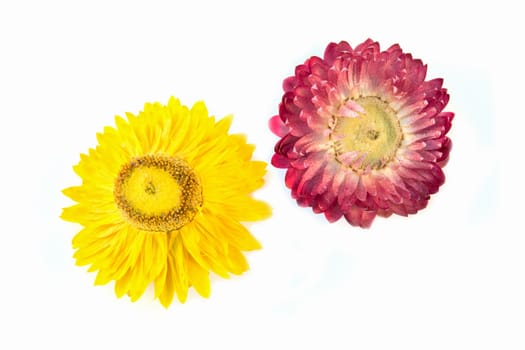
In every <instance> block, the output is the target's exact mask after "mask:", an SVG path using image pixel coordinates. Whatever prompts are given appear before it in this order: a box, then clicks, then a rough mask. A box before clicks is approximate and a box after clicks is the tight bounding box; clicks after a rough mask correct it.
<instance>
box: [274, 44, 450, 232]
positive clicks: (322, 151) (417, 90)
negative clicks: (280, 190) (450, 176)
mask: <svg viewBox="0 0 525 350" xmlns="http://www.w3.org/2000/svg"><path fill="white" fill-rule="evenodd" d="M426 69H427V67H426V65H424V64H423V62H422V61H421V60H419V59H414V58H412V56H411V55H410V54H408V53H404V52H403V51H402V50H401V48H400V47H399V45H397V44H396V45H393V46H391V47H390V48H388V49H387V50H386V51H381V50H380V47H379V44H378V43H377V42H374V41H372V40H370V39H368V40H366V41H365V42H364V43H362V44H360V45H358V46H357V47H355V48H352V47H351V46H350V45H349V44H348V43H347V42H345V41H342V42H340V43H338V44H337V43H330V44H329V45H328V46H327V48H326V50H325V53H324V56H323V58H321V57H317V56H313V57H311V58H309V59H307V60H306V61H305V63H304V64H301V65H298V66H297V67H296V68H295V75H293V76H291V77H288V78H286V79H285V80H284V82H283V90H284V95H283V97H282V101H281V103H280V105H279V114H278V115H276V116H274V117H272V118H271V119H270V122H269V126H270V129H271V130H272V132H273V133H274V134H276V135H277V136H279V137H280V140H279V141H278V142H277V144H276V145H275V154H274V155H273V157H272V164H273V165H274V166H275V167H277V168H283V169H286V175H285V183H286V186H287V187H288V188H290V189H291V194H292V197H293V198H294V199H295V200H297V203H298V204H299V205H301V206H307V207H312V209H313V211H314V212H315V213H324V215H325V217H326V219H327V220H328V221H330V222H334V221H337V220H339V219H340V218H341V217H343V216H344V218H345V219H346V220H347V221H348V222H349V223H350V224H351V225H353V226H360V227H365V228H366V227H370V225H371V224H372V222H373V220H374V218H375V217H376V216H377V215H379V216H382V217H388V216H390V215H392V214H398V215H403V216H407V215H409V214H415V213H416V212H418V211H419V210H420V209H423V208H425V207H426V206H427V203H428V201H429V199H430V195H431V194H434V193H436V192H437V191H438V190H439V187H440V186H441V185H442V184H443V183H444V181H445V176H444V174H443V171H442V168H443V167H444V166H445V165H446V163H447V161H448V158H449V153H450V149H451V146H452V143H451V141H450V139H449V138H448V137H447V136H446V135H447V133H448V131H449V130H450V127H451V123H452V119H453V118H454V114H453V113H451V112H443V109H444V108H445V106H446V105H447V103H448V100H449V95H448V93H447V90H446V89H444V88H443V87H442V84H443V79H433V80H427V81H425V76H426Z"/></svg>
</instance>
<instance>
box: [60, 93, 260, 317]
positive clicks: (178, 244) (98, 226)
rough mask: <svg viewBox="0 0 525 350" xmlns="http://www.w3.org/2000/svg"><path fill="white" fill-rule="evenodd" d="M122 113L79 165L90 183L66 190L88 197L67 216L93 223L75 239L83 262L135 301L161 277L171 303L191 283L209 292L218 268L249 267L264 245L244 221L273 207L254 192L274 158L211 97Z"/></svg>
mask: <svg viewBox="0 0 525 350" xmlns="http://www.w3.org/2000/svg"><path fill="white" fill-rule="evenodd" d="M115 121H116V128H113V127H106V128H104V132H102V133H99V134H97V139H98V145H97V146H96V148H95V149H90V150H89V152H88V153H87V154H82V155H81V156H80V162H79V163H78V165H76V166H75V167H74V170H75V172H76V173H77V174H78V175H79V176H80V177H81V178H82V184H81V185H80V186H75V187H70V188H67V189H65V190H64V193H65V194H66V195H67V196H68V197H70V198H71V199H73V200H74V201H76V202H78V204H76V205H73V206H71V207H68V208H65V209H64V210H63V213H62V218H63V219H64V220H67V221H72V222H76V223H79V224H81V225H82V226H83V229H82V230H81V231H80V232H79V233H78V234H77V235H76V236H75V237H74V239H73V247H74V248H75V249H76V252H75V254H74V257H75V259H76V263H77V265H90V267H89V271H98V274H97V277H96V280H95V284H96V285H102V284H106V283H108V282H110V281H115V293H116V295H117V296H118V297H121V296H123V295H124V294H127V295H128V296H129V297H130V298H131V300H132V301H135V300H137V299H138V298H140V297H141V295H142V294H143V293H144V291H145V290H146V288H147V287H148V285H150V284H153V285H154V291H155V297H156V298H158V299H159V300H160V302H161V303H162V304H163V305H164V306H165V307H168V306H169V305H170V303H171V302H172V299H173V296H174V294H176V295H177V297H178V299H179V301H180V302H184V301H185V300H186V297H187V293H188V288H189V287H193V288H194V289H195V290H196V291H197V292H198V293H199V294H200V295H201V296H203V297H208V296H209V294H210V278H209V274H210V271H212V272H214V273H215V274H217V275H219V276H222V277H225V278H227V277H229V275H230V273H231V274H241V273H243V272H244V271H246V270H247V269H248V263H247V261H246V259H245V257H244V255H243V251H249V250H254V249H259V248H260V244H259V242H258V241H257V240H256V239H255V238H254V237H252V235H251V234H250V232H249V231H248V230H247V228H246V227H245V226H244V225H243V224H242V223H241V222H245V221H257V220H261V219H264V218H266V217H268V216H269V215H270V208H269V206H268V205H267V204H266V203H264V202H262V201H259V200H256V199H254V198H253V197H252V195H251V194H252V192H253V191H254V190H256V189H258V188H260V187H261V186H262V185H263V183H264V180H263V176H264V174H265V172H266V163H264V162H261V161H253V160H252V153H253V151H254V146H252V145H250V144H247V143H246V138H245V137H244V136H243V135H238V134H229V133H228V130H229V127H230V124H231V121H232V117H231V116H230V117H226V118H224V119H222V120H220V121H215V118H214V117H211V116H208V111H207V109H206V106H205V105H204V103H202V102H198V103H196V104H195V105H194V106H193V107H192V108H191V109H189V108H187V107H186V106H183V105H181V103H180V102H179V100H177V99H175V98H173V97H172V98H171V99H170V100H169V102H168V104H167V105H162V104H160V103H153V104H150V103H147V104H146V105H145V106H144V111H142V112H140V113H139V114H138V115H133V114H131V113H127V119H124V118H121V117H119V116H117V117H116V118H115Z"/></svg>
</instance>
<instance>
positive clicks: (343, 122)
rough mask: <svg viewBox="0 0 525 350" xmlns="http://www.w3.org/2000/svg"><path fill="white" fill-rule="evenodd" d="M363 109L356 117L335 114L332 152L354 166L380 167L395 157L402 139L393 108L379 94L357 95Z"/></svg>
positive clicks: (357, 101) (362, 167)
mask: <svg viewBox="0 0 525 350" xmlns="http://www.w3.org/2000/svg"><path fill="white" fill-rule="evenodd" d="M354 102H356V103H357V104H358V105H360V106H361V107H362V108H363V110H364V112H363V113H359V115H358V116H356V117H342V116H335V124H334V125H335V126H334V127H333V129H332V134H331V136H332V140H334V149H335V156H336V159H337V160H338V161H340V162H341V163H343V164H346V165H349V166H351V167H352V168H353V169H354V170H359V169H362V170H363V169H366V168H371V169H379V168H382V167H384V166H385V165H386V164H387V163H388V162H389V161H390V160H392V158H394V156H395V154H396V151H397V149H398V148H399V146H400V145H401V141H402V140H403V132H402V130H401V125H400V124H399V120H398V118H397V116H396V113H395V111H394V110H393V109H392V108H391V107H390V106H389V105H388V103H386V102H385V101H383V100H381V99H380V98H379V97H375V96H366V97H360V98H358V99H356V100H355V101H354Z"/></svg>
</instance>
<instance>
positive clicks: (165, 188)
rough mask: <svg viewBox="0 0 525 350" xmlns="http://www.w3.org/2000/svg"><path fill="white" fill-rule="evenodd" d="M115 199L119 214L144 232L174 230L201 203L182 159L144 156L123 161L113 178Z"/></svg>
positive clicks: (198, 187)
mask: <svg viewBox="0 0 525 350" xmlns="http://www.w3.org/2000/svg"><path fill="white" fill-rule="evenodd" d="M113 194H114V197H115V202H116V204H117V207H118V208H119V209H120V212H121V214H122V216H123V217H124V218H125V219H126V220H127V221H128V222H130V223H131V224H133V225H135V226H136V227H137V228H139V229H141V230H146V231H164V232H168V231H172V230H177V229H179V228H181V227H183V226H184V225H186V224H188V223H189V222H191V221H192V220H193V218H194V216H195V214H196V213H197V212H198V211H199V208H200V206H201V205H202V188H201V185H200V181H199V179H198V177H197V175H196V174H195V172H194V171H193V169H192V168H191V167H190V166H189V165H188V164H187V163H186V162H185V161H183V160H182V159H178V158H174V157H168V156H164V155H145V156H142V157H136V158H133V159H132V160H131V161H130V162H129V163H127V164H125V165H124V166H123V167H122V169H120V172H119V174H118V176H117V179H116V180H115V187H114V191H113Z"/></svg>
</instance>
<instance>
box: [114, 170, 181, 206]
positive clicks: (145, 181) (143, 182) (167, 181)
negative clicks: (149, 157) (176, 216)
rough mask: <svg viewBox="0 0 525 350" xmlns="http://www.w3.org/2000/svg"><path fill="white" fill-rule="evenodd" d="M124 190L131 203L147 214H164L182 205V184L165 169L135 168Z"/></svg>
mask: <svg viewBox="0 0 525 350" xmlns="http://www.w3.org/2000/svg"><path fill="white" fill-rule="evenodd" d="M123 190H124V191H123V192H124V193H123V194H124V197H126V198H127V200H128V201H129V203H130V204H131V205H132V206H133V207H134V208H135V209H137V210H138V211H140V212H141V213H144V214H146V215H155V214H156V215H159V214H163V213H166V212H168V211H170V210H171V209H172V208H176V207H178V206H179V205H180V195H181V190H180V186H179V184H178V183H177V181H175V179H174V178H173V177H172V176H171V175H170V174H169V173H168V172H167V171H166V170H164V169H158V168H155V167H142V168H136V169H134V170H133V172H132V173H131V174H130V176H129V178H128V180H127V182H126V185H125V186H124V188H123Z"/></svg>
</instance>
